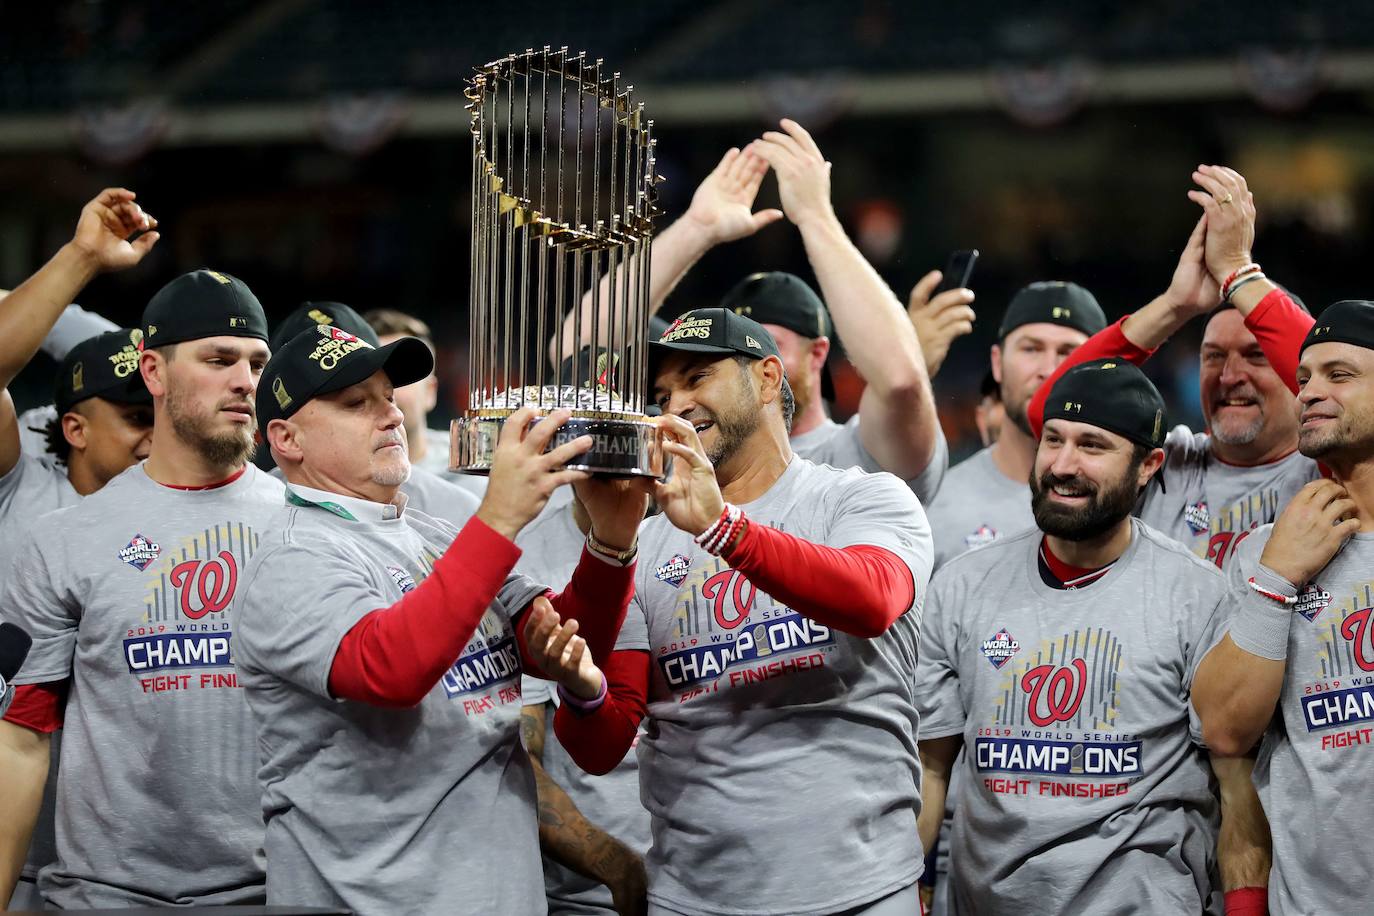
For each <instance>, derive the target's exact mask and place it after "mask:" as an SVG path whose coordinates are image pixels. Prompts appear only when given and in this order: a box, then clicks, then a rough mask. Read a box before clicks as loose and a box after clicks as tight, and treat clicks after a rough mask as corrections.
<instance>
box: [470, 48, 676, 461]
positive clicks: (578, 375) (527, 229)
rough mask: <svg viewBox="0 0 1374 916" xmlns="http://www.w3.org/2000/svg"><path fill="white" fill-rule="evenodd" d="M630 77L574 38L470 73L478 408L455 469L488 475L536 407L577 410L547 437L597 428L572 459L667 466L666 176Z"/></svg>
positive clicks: (474, 394)
mask: <svg viewBox="0 0 1374 916" xmlns="http://www.w3.org/2000/svg"><path fill="white" fill-rule="evenodd" d="M632 89H633V87H631V86H629V85H626V84H622V82H621V79H620V74H619V73H613V72H611V73H608V72H607V71H606V68H605V67H604V65H603V63H602V61H601V60H599V59H596V60H593V59H589V58H588V57H587V55H586V52H579V53H577V54H570V53H569V52H568V49H567V48H566V47H565V48H559V49H557V50H550V49H549V48H548V47H545V48H544V49H543V50H542V51H535V50H527V51H525V52H524V53H523V54H512V55H510V56H508V57H505V58H502V59H501V60H498V61H496V62H495V63H491V64H488V65H486V66H485V67H483V68H481V69H480V70H479V71H478V72H477V73H476V75H474V76H473V77H472V79H471V80H470V81H469V85H468V89H467V98H468V100H469V105H468V109H469V110H470V112H471V116H472V265H471V266H472V273H471V277H472V279H471V305H470V311H469V329H468V330H469V341H470V345H471V351H470V356H469V365H468V392H469V394H468V409H467V410H466V411H465V412H464V415H463V416H462V417H460V418H459V419H457V420H454V421H453V425H452V427H451V429H450V448H451V450H450V466H451V468H452V469H453V470H456V471H463V472H467V473H473V474H485V473H488V472H490V470H491V462H492V456H493V453H494V452H495V449H496V441H497V438H498V436H499V435H500V432H501V428H502V426H503V424H504V423H505V422H506V421H507V420H508V419H509V418H510V416H511V415H512V414H514V413H515V412H516V411H517V410H519V409H520V408H522V407H525V406H533V407H535V408H537V411H538V416H539V417H544V416H547V415H548V414H549V413H551V412H552V411H554V410H557V409H559V408H567V409H569V410H571V411H572V418H571V419H569V420H568V421H567V423H565V424H564V425H563V427H562V428H560V429H559V431H558V433H557V435H556V436H555V438H554V440H553V442H552V443H551V444H550V448H556V447H557V446H559V445H561V444H563V443H565V442H568V441H570V440H572V439H576V438H577V437H579V436H583V435H590V436H592V438H593V442H594V444H593V446H592V448H591V450H590V451H588V452H587V453H586V454H584V455H582V456H580V458H578V459H575V460H574V462H572V463H570V464H569V465H568V467H569V468H573V469H577V470H585V471H590V472H592V473H595V474H599V475H606V476H617V477H628V476H659V475H660V473H661V471H662V459H661V457H660V454H661V453H660V451H659V448H658V435H657V429H656V427H655V426H654V424H653V421H652V420H651V419H650V418H649V417H648V416H646V415H645V413H644V407H645V397H644V395H645V388H646V387H647V384H648V381H649V380H648V378H647V374H648V373H647V354H646V352H645V347H644V344H645V342H646V339H647V336H648V321H649V308H648V302H649V246H650V241H651V238H652V235H653V217H654V216H655V214H656V213H657V210H656V208H655V206H654V200H655V185H656V184H657V182H658V180H659V179H658V178H657V176H656V175H655V174H654V144H655V142H656V141H655V140H654V139H653V137H652V130H653V121H650V120H648V119H647V118H646V117H645V115H644V105H643V103H642V102H636V101H634V99H633V97H632ZM588 293H589V294H590V295H586V294H588ZM584 298H585V299H586V300H587V301H586V302H584V301H583V300H584ZM569 311H571V327H570V328H565V324H566V322H565V321H564V316H565V315H566V314H567V313H568V312H569ZM551 332H552V333H551ZM551 336H552V339H553V346H554V348H555V358H556V359H557V364H556V365H554V364H551V363H550V361H549V357H548V355H547V350H548V347H549V344H550V337H551ZM565 355H571V357H572V358H569V359H565V358H564V357H565ZM536 422H538V421H536Z"/></svg>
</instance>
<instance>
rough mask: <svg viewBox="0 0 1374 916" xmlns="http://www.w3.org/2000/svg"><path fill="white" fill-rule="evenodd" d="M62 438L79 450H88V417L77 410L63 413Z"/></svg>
mask: <svg viewBox="0 0 1374 916" xmlns="http://www.w3.org/2000/svg"><path fill="white" fill-rule="evenodd" d="M62 438H63V439H66V440H67V444H68V445H70V446H71V447H72V448H73V449H74V450H76V451H78V452H84V451H85V450H86V418H85V417H83V416H82V415H81V414H79V413H77V412H76V411H75V410H69V411H67V412H66V413H64V414H63V415H62Z"/></svg>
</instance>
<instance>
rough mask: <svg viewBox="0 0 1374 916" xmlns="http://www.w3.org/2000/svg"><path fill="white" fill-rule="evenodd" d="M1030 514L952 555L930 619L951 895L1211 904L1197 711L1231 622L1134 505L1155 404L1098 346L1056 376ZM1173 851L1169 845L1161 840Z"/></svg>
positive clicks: (1021, 905) (1099, 903)
mask: <svg viewBox="0 0 1374 916" xmlns="http://www.w3.org/2000/svg"><path fill="white" fill-rule="evenodd" d="M1047 405H1048V406H1047V407H1046V409H1045V413H1044V430H1043V432H1042V434H1041V437H1040V445H1039V448H1038V449H1037V451H1036V457H1035V468H1034V471H1033V474H1032V477H1031V491H1032V506H1033V513H1034V516H1035V522H1036V528H1034V529H1031V530H1029V531H1026V532H1024V533H1021V534H1019V535H1014V536H1012V537H1008V538H1001V539H999V540H997V541H996V542H995V543H992V544H990V545H988V546H985V547H982V548H980V549H977V550H972V551H969V552H968V553H965V554H963V555H962V556H960V557H957V558H956V559H954V560H952V561H951V562H949V563H947V564H946V565H945V566H943V567H942V568H941V569H940V572H939V573H937V574H936V576H935V578H934V579H933V580H932V582H931V588H930V595H929V597H928V599H927V603H926V610H925V616H924V618H923V620H922V629H921V641H920V652H919V655H918V662H917V678H916V694H915V696H916V704H917V707H918V708H919V710H920V713H921V742H920V748H921V762H922V771H923V777H922V779H923V785H922V790H923V799H922V805H921V810H922V817H921V825H920V832H921V838H922V841H923V843H929V842H931V841H933V840H934V837H935V833H936V831H937V830H938V829H939V824H940V812H941V811H942V810H943V807H944V801H945V793H946V787H947V786H948V785H949V779H950V775H951V772H952V770H953V768H954V766H955V765H956V764H955V760H956V757H958V754H959V750H960V749H961V748H963V747H966V749H967V753H966V754H965V755H964V756H963V758H962V760H961V762H960V763H959V764H958V766H959V767H961V768H962V769H963V778H962V779H961V780H960V787H959V790H958V796H959V797H958V800H957V803H956V804H955V805H954V811H955V814H954V830H953V847H954V848H953V849H952V850H951V855H950V862H951V870H950V883H951V888H950V906H951V910H952V912H954V913H987V914H999V913H1007V914H1012V913H1016V914H1020V913H1026V912H1035V913H1045V914H1059V913H1063V914H1069V913H1073V914H1077V913H1104V912H1116V911H1118V909H1119V907H1120V905H1121V901H1123V900H1129V901H1132V902H1133V903H1134V904H1135V906H1136V907H1137V908H1138V909H1139V911H1141V912H1149V913H1160V914H1179V916H1182V914H1197V913H1201V912H1208V913H1218V912H1220V904H1221V895H1220V888H1219V886H1218V885H1217V883H1216V882H1215V874H1214V866H1215V849H1216V813H1217V804H1216V800H1215V798H1214V797H1213V795H1212V792H1211V788H1210V785H1209V773H1208V766H1207V760H1206V757H1205V756H1204V755H1203V754H1202V753H1201V750H1200V747H1199V735H1198V734H1197V732H1196V730H1195V729H1194V727H1193V725H1192V721H1191V709H1190V707H1189V700H1188V693H1189V687H1190V684H1191V681H1192V673H1193V670H1194V667H1195V665H1196V664H1197V662H1198V661H1199V660H1200V659H1201V657H1202V653H1203V652H1204V651H1205V650H1206V649H1207V647H1208V646H1210V645H1211V644H1212V641H1213V639H1214V636H1213V634H1214V633H1215V632H1216V630H1217V629H1218V627H1220V626H1221V625H1223V624H1224V619H1225V612H1226V607H1227V604H1226V601H1227V596H1226V588H1225V583H1224V581H1223V579H1222V576H1221V575H1220V573H1218V572H1217V570H1216V569H1215V568H1214V567H1211V566H1209V565H1208V564H1206V563H1205V562H1203V561H1202V560H1200V559H1198V558H1197V557H1194V556H1192V555H1190V554H1189V553H1188V552H1187V550H1185V549H1184V548H1183V547H1182V546H1181V545H1179V544H1177V543H1175V542H1174V541H1172V540H1170V539H1169V538H1167V537H1165V536H1164V535H1163V534H1160V533H1159V532H1157V531H1154V530H1153V529H1151V528H1149V527H1147V526H1146V525H1144V524H1142V523H1141V522H1139V521H1138V520H1135V519H1133V518H1131V509H1132V507H1133V506H1134V504H1135V501H1136V499H1137V497H1138V496H1139V494H1140V491H1141V490H1142V488H1144V487H1145V486H1146V485H1148V484H1149V482H1150V480H1151V478H1152V477H1153V476H1154V475H1155V474H1157V473H1158V472H1159V469H1160V465H1161V464H1162V463H1163V460H1164V453H1163V450H1162V449H1161V448H1160V446H1161V444H1162V442H1163V440H1164V435H1163V421H1164V403H1163V401H1162V399H1161V398H1160V396H1159V392H1157V391H1156V390H1155V388H1154V386H1153V385H1152V384H1150V382H1149V380H1148V379H1146V378H1145V376H1144V375H1143V374H1141V372H1140V370H1139V369H1137V368H1135V367H1134V366H1131V365H1129V364H1127V363H1123V362H1120V361H1116V360H1097V361H1093V362H1089V363H1086V364H1083V365H1081V366H1079V367H1077V368H1076V369H1074V370H1073V371H1072V372H1069V373H1067V374H1065V375H1064V376H1063V377H1062V378H1060V379H1059V381H1058V382H1057V383H1056V384H1055V386H1054V389H1053V391H1051V392H1050V396H1049V398H1048V401H1047ZM1165 851H1167V852H1165Z"/></svg>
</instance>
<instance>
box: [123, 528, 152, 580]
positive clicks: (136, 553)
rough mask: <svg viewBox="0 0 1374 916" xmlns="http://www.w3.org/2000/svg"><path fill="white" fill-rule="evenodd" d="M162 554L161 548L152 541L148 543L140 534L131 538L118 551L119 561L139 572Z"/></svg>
mask: <svg viewBox="0 0 1374 916" xmlns="http://www.w3.org/2000/svg"><path fill="white" fill-rule="evenodd" d="M161 554H162V548H161V547H160V546H158V544H157V543H156V542H154V541H150V540H148V539H147V538H145V537H144V536H143V535H141V534H136V535H134V536H133V540H131V541H129V543H127V544H125V545H124V546H123V547H121V548H120V550H119V559H120V560H122V561H124V562H125V563H128V564H129V565H130V566H132V567H133V568H134V569H136V570H138V571H139V572H143V570H145V569H147V568H148V564H149V563H152V562H153V561H154V560H156V559H157V558H158V557H159V556H160V555H161Z"/></svg>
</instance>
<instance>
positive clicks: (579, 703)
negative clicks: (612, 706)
mask: <svg viewBox="0 0 1374 916" xmlns="http://www.w3.org/2000/svg"><path fill="white" fill-rule="evenodd" d="M607 691H608V687H607V685H606V673H605V672H604V671H603V672H602V673H601V689H600V690H598V691H597V692H596V696H594V697H592V698H591V699H590V700H584V699H582V698H581V697H578V696H573V695H572V694H571V693H569V692H568V691H567V690H566V689H564V687H563V685H562V684H559V685H558V699H559V700H560V701H561V702H563V703H566V704H568V706H570V707H572V710H573V712H575V713H577V714H578V715H580V716H586V715H590V714H591V713H594V712H596V711H597V710H598V709H600V708H601V704H602V703H604V702H606V693H607Z"/></svg>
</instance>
